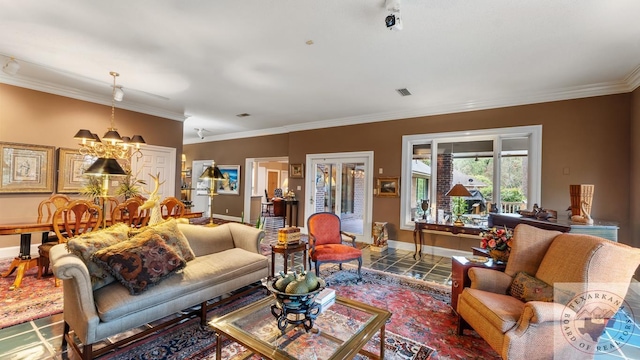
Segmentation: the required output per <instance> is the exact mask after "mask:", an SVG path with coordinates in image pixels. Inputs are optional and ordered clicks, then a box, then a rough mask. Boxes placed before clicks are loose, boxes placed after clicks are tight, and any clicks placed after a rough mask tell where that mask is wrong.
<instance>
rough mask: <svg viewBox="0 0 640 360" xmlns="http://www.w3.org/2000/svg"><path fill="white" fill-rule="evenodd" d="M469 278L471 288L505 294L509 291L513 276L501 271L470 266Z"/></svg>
mask: <svg viewBox="0 0 640 360" xmlns="http://www.w3.org/2000/svg"><path fill="white" fill-rule="evenodd" d="M469 279H470V280H471V288H472V289H478V290H484V291H488V292H492V293H495V294H506V293H507V292H508V291H509V287H510V286H511V282H512V281H513V278H512V277H511V276H509V275H507V274H505V273H503V272H502V271H497V270H492V269H485V268H481V267H472V268H471V269H469Z"/></svg>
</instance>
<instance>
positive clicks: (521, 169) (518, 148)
mask: <svg viewBox="0 0 640 360" xmlns="http://www.w3.org/2000/svg"><path fill="white" fill-rule="evenodd" d="M528 145H529V139H528V138H527V137H521V138H511V139H503V140H502V152H501V153H500V212H503V213H516V212H517V211H518V210H521V209H523V210H524V209H527V208H529V207H531V208H533V204H531V206H529V204H527V181H528V166H529V152H528V150H527V149H528Z"/></svg>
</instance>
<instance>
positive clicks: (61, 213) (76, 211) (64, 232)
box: [38, 200, 102, 287]
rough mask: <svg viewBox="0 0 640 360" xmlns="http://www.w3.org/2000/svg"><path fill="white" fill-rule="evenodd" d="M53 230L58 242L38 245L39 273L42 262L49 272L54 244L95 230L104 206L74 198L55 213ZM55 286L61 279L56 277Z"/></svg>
mask: <svg viewBox="0 0 640 360" xmlns="http://www.w3.org/2000/svg"><path fill="white" fill-rule="evenodd" d="M52 221H53V231H54V232H55V233H56V235H57V237H58V241H57V242H47V243H45V244H42V245H40V246H39V247H38V253H39V254H40V258H42V261H41V262H39V263H38V274H39V276H41V275H42V273H43V272H42V269H41V268H40V264H42V267H43V268H44V273H45V274H46V273H48V272H49V250H51V248H52V247H53V246H54V245H57V244H61V243H65V242H67V240H68V239H70V238H72V237H74V236H78V235H81V234H85V233H88V232H91V231H95V230H97V229H98V228H99V227H100V224H102V208H101V207H100V206H99V205H96V204H94V203H93V202H91V201H87V200H74V201H71V202H70V203H69V204H67V205H66V206H63V207H61V208H59V209H57V210H56V211H55V212H54V213H53V217H52ZM55 286H56V287H58V286H60V280H59V279H58V278H56V279H55Z"/></svg>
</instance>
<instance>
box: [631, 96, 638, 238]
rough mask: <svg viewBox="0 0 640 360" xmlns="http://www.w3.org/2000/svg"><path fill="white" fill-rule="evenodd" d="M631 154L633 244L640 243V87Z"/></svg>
mask: <svg viewBox="0 0 640 360" xmlns="http://www.w3.org/2000/svg"><path fill="white" fill-rule="evenodd" d="M630 113H631V130H630V131H629V135H630V141H631V151H630V152H629V153H630V155H631V158H630V161H629V165H630V166H629V168H630V186H629V204H630V229H631V230H630V231H631V234H632V237H633V239H634V242H633V244H634V245H635V246H639V244H640V88H637V89H636V90H635V91H634V92H633V93H632V94H631V111H630Z"/></svg>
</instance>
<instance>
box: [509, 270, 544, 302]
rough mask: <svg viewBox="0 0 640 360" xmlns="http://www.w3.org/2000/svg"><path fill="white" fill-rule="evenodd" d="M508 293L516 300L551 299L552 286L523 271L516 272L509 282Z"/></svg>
mask: <svg viewBox="0 0 640 360" xmlns="http://www.w3.org/2000/svg"><path fill="white" fill-rule="evenodd" d="M509 294H510V295H511V296H513V297H515V298H516V299H518V300H522V301H524V302H527V301H547V302H552V301H553V286H551V285H549V284H547V283H545V282H544V281H542V280H540V279H537V278H535V277H533V276H531V275H529V274H527V273H526V272H524V271H521V272H519V273H517V274H516V277H515V278H514V279H513V282H512V283H511V287H510V288H509Z"/></svg>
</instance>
